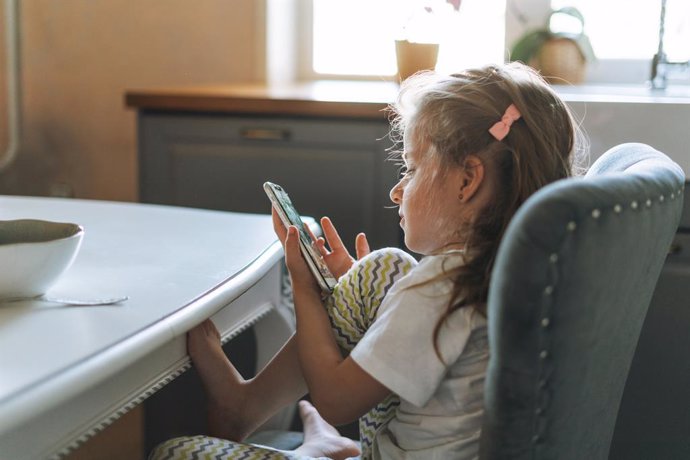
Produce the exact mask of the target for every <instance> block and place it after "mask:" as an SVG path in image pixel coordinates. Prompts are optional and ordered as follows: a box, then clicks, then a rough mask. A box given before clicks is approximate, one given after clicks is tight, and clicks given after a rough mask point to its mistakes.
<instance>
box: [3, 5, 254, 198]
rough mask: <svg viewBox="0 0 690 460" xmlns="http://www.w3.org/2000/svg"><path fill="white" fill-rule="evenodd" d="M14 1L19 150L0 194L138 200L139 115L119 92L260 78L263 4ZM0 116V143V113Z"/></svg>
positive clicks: (5, 174) (4, 134)
mask: <svg viewBox="0 0 690 460" xmlns="http://www.w3.org/2000/svg"><path fill="white" fill-rule="evenodd" d="M20 3H21V6H20V27H21V31H22V37H21V40H22V45H21V59H22V67H23V70H22V83H23V85H24V90H23V95H22V97H23V118H24V126H23V135H22V150H21V153H20V155H19V157H18V158H17V160H16V161H15V162H14V164H12V165H11V166H10V167H9V168H8V169H7V170H5V171H0V194H22V195H49V194H61V193H65V194H71V193H72V194H73V195H74V196H76V197H78V198H91V199H107V200H122V201H135V200H136V199H137V185H136V176H137V171H136V115H135V112H134V111H133V110H131V109H127V108H126V107H125V106H124V102H123V95H124V92H125V91H126V90H127V89H130V88H146V87H160V86H179V85H194V84H207V83H227V82H239V81H242V82H246V81H259V80H263V79H264V78H265V77H264V74H265V64H264V51H263V48H264V39H263V37H264V35H265V33H264V30H263V26H261V25H260V24H262V23H263V21H262V20H261V16H262V15H263V14H264V8H265V7H264V2H263V1H255V0H195V1H193V2H192V1H189V0H98V1H93V0H60V1H56V0H21V1H20ZM4 19H5V18H4V12H3V18H2V21H1V24H0V27H2V34H1V36H2V38H0V43H1V44H2V46H1V47H0V50H2V51H1V59H2V60H1V61H0V85H2V86H1V88H2V90H1V91H0V110H2V111H5V110H6V107H7V103H6V102H7V97H6V94H5V93H6V91H5V89H4V88H5V87H6V86H5V85H6V81H7V80H6V76H5V71H6V63H5V37H4V35H5V30H4V27H5V21H4ZM0 121H2V123H0V146H1V147H0V149H2V151H3V152H4V149H5V145H6V144H7V123H6V121H7V117H6V115H5V114H4V113H3V114H2V115H0Z"/></svg>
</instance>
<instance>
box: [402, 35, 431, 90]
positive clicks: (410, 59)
mask: <svg viewBox="0 0 690 460" xmlns="http://www.w3.org/2000/svg"><path fill="white" fill-rule="evenodd" d="M395 55H396V58H397V60H398V77H399V78H400V81H403V80H404V79H406V78H407V77H409V76H410V75H412V74H414V73H415V72H419V71H420V70H434V68H435V67H436V60H437V59H438V43H413V42H408V41H407V40H396V41H395Z"/></svg>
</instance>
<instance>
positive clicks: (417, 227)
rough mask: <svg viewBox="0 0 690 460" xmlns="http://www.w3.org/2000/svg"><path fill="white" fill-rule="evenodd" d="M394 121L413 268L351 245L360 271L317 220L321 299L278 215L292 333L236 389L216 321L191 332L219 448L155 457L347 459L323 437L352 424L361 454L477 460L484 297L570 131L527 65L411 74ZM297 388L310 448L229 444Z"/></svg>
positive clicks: (567, 118) (399, 193)
mask: <svg viewBox="0 0 690 460" xmlns="http://www.w3.org/2000/svg"><path fill="white" fill-rule="evenodd" d="M391 109H392V112H393V114H394V119H393V132H394V133H398V134H399V135H400V136H401V138H402V141H403V153H402V159H403V161H404V172H403V174H402V178H401V179H400V181H399V182H398V184H397V185H396V186H395V187H394V188H393V189H392V190H391V192H390V198H391V200H392V201H393V202H394V203H395V204H396V205H397V206H398V208H399V211H398V213H399V215H400V225H401V227H402V229H403V230H404V232H405V245H406V246H407V247H408V248H409V249H410V250H411V251H414V252H416V253H418V254H421V255H423V256H424V257H423V258H422V259H421V261H420V262H419V263H417V262H416V261H415V259H414V258H412V257H411V256H409V255H408V254H406V253H405V252H403V251H401V250H398V249H392V248H387V249H382V250H378V251H374V252H372V253H369V250H368V245H367V242H366V238H365V237H364V236H363V235H360V236H358V238H357V242H356V248H357V259H358V260H356V261H355V260H354V259H352V258H351V257H350V255H349V254H348V253H347V251H346V250H345V249H344V247H343V245H342V242H341V241H340V238H339V237H338V235H337V232H336V230H335V228H334V227H333V225H332V223H331V222H330V220H328V219H327V218H324V219H322V221H321V223H322V226H323V230H324V235H325V237H326V239H325V240H324V239H319V240H318V241H317V243H316V244H317V246H318V247H319V249H320V250H321V252H322V254H323V255H324V257H325V259H326V262H327V264H328V265H329V267H330V268H331V270H332V271H333V273H334V275H336V276H337V277H338V278H339V282H338V285H337V286H336V288H335V290H334V292H333V293H332V294H331V295H329V296H328V297H326V298H325V299H323V298H322V293H321V292H320V290H319V287H318V285H317V283H316V282H315V280H314V278H313V277H312V275H311V273H310V272H309V270H308V268H307V266H306V264H305V262H304V260H303V259H302V257H301V254H300V252H299V247H298V242H297V240H298V237H297V231H296V229H295V228H294V227H290V228H288V229H286V228H285V227H283V225H282V224H281V223H280V221H279V220H278V219H277V217H276V215H275V212H274V213H273V217H274V219H273V221H274V228H275V230H276V233H277V234H278V236H279V238H280V240H281V241H282V242H283V243H284V249H285V259H286V264H287V267H288V270H289V272H290V279H291V282H292V289H293V297H294V304H295V314H296V319H297V331H296V333H295V335H294V336H293V337H292V338H291V339H290V340H289V341H288V342H287V344H286V345H285V346H284V347H283V348H282V349H281V350H280V351H279V352H278V354H277V355H276V356H275V357H274V359H273V360H272V361H271V362H270V363H269V364H268V365H267V366H266V368H265V369H264V370H262V371H261V372H260V373H259V374H258V375H257V376H256V377H255V378H253V379H251V380H244V379H243V378H242V377H241V376H240V375H239V374H238V373H237V371H236V370H235V368H234V367H233V366H232V364H231V363H230V362H229V361H228V360H227V358H226V357H225V355H224V353H223V351H222V349H221V347H220V341H219V335H218V332H217V331H216V330H215V327H214V326H213V324H212V323H210V322H209V321H206V322H205V323H203V324H202V325H201V326H199V327H197V328H195V329H194V330H192V331H191V332H190V333H189V341H188V348H189V353H190V355H191V357H192V360H193V361H194V364H195V366H197V368H198V370H199V372H200V374H201V376H202V380H203V382H204V385H205V390H206V392H207V394H208V397H209V425H210V429H211V434H212V435H213V436H216V437H217V438H206V437H196V438H182V439H176V440H171V441H168V442H166V443H164V444H163V445H162V446H160V447H159V448H158V449H157V450H156V451H155V452H154V454H153V455H152V457H153V458H157V459H161V458H185V457H184V456H180V455H179V454H180V452H181V451H182V450H184V449H193V448H195V447H199V446H202V445H203V446H205V447H199V449H200V450H205V451H208V450H211V449H215V448H217V449H219V450H220V449H224V451H225V452H226V453H228V457H226V458H235V457H234V456H233V455H234V454H237V455H238V456H239V455H247V456H249V457H250V456H251V455H256V458H299V457H305V456H306V457H328V458H347V457H350V456H355V455H357V454H358V453H359V449H358V446H357V444H355V443H354V442H352V441H350V440H348V439H346V438H343V437H340V435H339V434H338V432H337V431H336V430H335V429H334V428H333V427H332V426H331V425H339V424H343V423H347V422H350V421H352V420H355V419H359V420H360V438H361V456H362V458H367V459H368V458H376V459H393V458H409V459H412V458H419V459H431V458H439V459H440V458H443V459H446V458H453V459H460V458H475V457H476V456H477V453H478V444H479V443H478V441H479V434H480V429H481V421H482V414H483V384H484V375H485V370H486V367H487V362H488V358H489V350H488V342H487V335H486V300H487V292H488V286H489V282H490V274H491V269H492V267H493V263H494V259H495V256H496V252H497V249H498V245H499V243H500V241H501V238H502V236H503V233H504V231H505V229H506V226H507V225H508V222H509V221H510V219H511V218H512V216H513V214H514V213H515V211H516V210H517V208H518V207H519V206H520V205H521V204H522V203H523V202H524V201H525V199H527V198H528V197H529V196H530V195H531V194H532V193H534V192H535V191H536V190H538V189H539V188H540V187H542V186H544V185H546V184H548V183H550V182H553V181H555V180H558V179H562V178H565V177H568V176H569V175H570V174H571V170H572V164H573V158H574V152H575V151H576V135H575V133H576V129H575V125H574V123H573V119H572V117H571V114H570V112H569V110H568V108H567V107H566V106H565V104H564V103H563V102H562V101H561V99H560V98H559V97H558V96H557V95H556V93H555V92H554V91H553V90H552V89H551V88H550V87H549V86H548V85H547V84H546V83H545V82H544V81H543V80H542V79H541V78H540V77H539V76H538V75H537V74H536V73H535V72H533V71H532V70H531V69H529V68H528V67H526V66H523V65H520V64H508V65H499V66H488V67H484V68H481V69H476V70H468V71H465V72H462V73H459V74H455V75H451V76H441V75H437V74H434V73H426V74H420V75H416V76H414V77H412V78H410V79H408V80H406V81H405V82H403V84H402V87H401V89H400V94H399V97H398V99H397V101H396V102H395V104H394V105H392V107H391ZM326 243H328V246H329V247H330V249H328V248H327V245H326ZM306 391H308V392H309V395H310V398H311V401H312V402H313V404H314V406H311V404H309V403H306V402H301V403H300V406H299V410H300V415H301V416H302V419H303V422H304V427H305V441H304V444H303V445H302V446H301V447H299V448H298V449H297V450H296V451H293V452H278V451H273V450H270V449H267V448H263V447H260V446H252V445H243V444H237V443H234V442H232V441H227V440H236V441H239V440H242V439H244V438H245V437H246V436H247V435H249V434H250V433H251V432H252V431H254V430H255V429H256V428H257V427H258V426H259V425H260V424H261V423H262V422H263V421H265V420H266V419H267V418H268V417H270V416H271V415H272V414H273V413H275V412H276V411H277V410H278V409H280V408H282V407H284V406H285V405H286V404H289V403H292V402H294V400H295V399H297V398H299V397H301V396H303V395H304V393H305V392H306ZM315 408H316V409H315ZM220 438H223V439H220ZM204 443H205V444H204ZM176 446H182V447H180V448H179V449H178V448H176ZM211 446H212V447H211ZM186 452H187V453H188V454H189V450H187V451H186ZM242 458H244V457H242ZM250 458H254V457H250Z"/></svg>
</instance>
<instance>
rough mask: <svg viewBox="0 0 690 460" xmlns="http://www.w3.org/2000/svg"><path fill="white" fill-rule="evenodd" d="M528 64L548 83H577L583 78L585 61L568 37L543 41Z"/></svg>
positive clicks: (585, 68) (585, 66)
mask: <svg viewBox="0 0 690 460" xmlns="http://www.w3.org/2000/svg"><path fill="white" fill-rule="evenodd" d="M529 64H530V65H531V66H532V67H534V68H535V69H538V70H539V71H540V72H541V74H542V76H543V77H544V78H545V79H546V80H547V81H548V82H550V83H555V84H571V85H577V84H580V83H582V82H583V81H584V80H585V71H586V70H587V61H586V60H585V57H584V56H583V55H582V51H581V50H580V48H578V46H577V44H576V43H575V42H574V41H573V40H570V39H568V38H552V39H549V40H547V41H545V42H544V44H543V45H542V47H541V49H540V50H539V52H538V53H537V55H536V56H535V57H534V58H533V59H531V60H530V62H529Z"/></svg>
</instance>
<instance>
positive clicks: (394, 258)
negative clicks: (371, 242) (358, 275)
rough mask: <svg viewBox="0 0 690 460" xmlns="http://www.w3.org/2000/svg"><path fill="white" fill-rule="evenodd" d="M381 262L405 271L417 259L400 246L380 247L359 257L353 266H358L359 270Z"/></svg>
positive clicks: (413, 264)
mask: <svg viewBox="0 0 690 460" xmlns="http://www.w3.org/2000/svg"><path fill="white" fill-rule="evenodd" d="M382 264H387V265H390V266H394V267H398V269H399V270H400V271H401V272H404V273H407V272H408V271H410V269H411V268H412V267H414V266H415V265H417V261H416V260H415V258H414V257H412V256H411V255H410V254H408V253H407V252H405V251H403V250H402V249H400V248H381V249H377V250H375V251H372V252H370V253H369V254H367V255H366V256H364V257H362V258H361V259H359V260H358V261H357V262H355V265H354V267H353V268H359V269H360V270H361V269H362V268H365V267H371V266H377V265H382Z"/></svg>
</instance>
